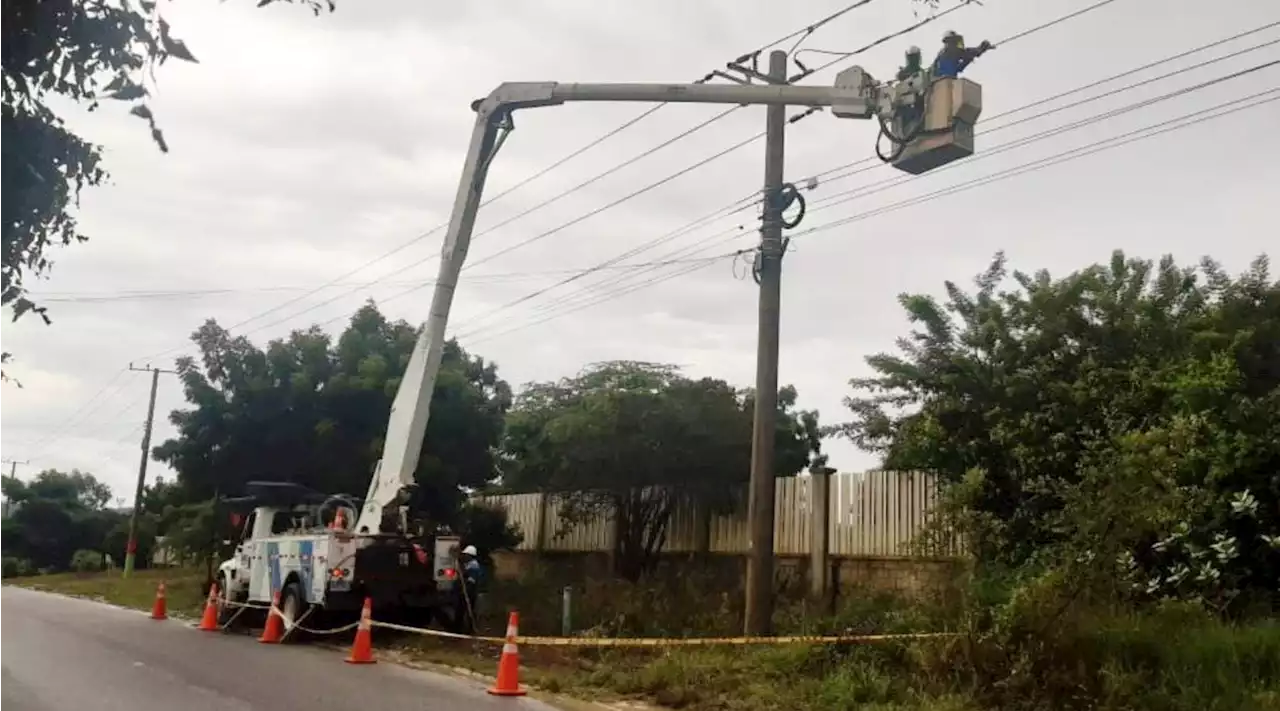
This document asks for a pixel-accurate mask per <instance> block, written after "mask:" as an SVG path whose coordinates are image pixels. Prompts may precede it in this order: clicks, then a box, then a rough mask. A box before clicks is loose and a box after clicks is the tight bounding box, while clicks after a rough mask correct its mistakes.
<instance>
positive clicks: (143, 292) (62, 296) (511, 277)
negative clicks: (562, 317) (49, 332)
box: [34, 263, 645, 304]
mask: <svg viewBox="0 0 1280 711" xmlns="http://www.w3.org/2000/svg"><path fill="white" fill-rule="evenodd" d="M637 266H645V264H643V263H642V264H630V265H619V266H605V267H602V268H603V269H630V268H634V267H637ZM579 271H580V270H577V269H546V270H539V271H520V272H492V273H488V274H476V275H473V276H472V277H471V279H470V280H471V281H472V282H473V283H474V282H477V281H478V282H481V283H503V282H516V281H528V280H530V279H540V278H543V277H548V276H561V275H565V274H577V273H578V272H579ZM434 283H435V282H434V281H430V282H427V285H431V284H434ZM423 285H424V282H423V280H421V279H405V280H401V281H396V282H387V281H382V280H378V281H370V282H363V283H360V284H359V286H366V287H367V286H416V287H421V286H423ZM310 288H312V286H311V285H297V286H252V287H223V288H217V289H136V290H123V291H104V292H72V291H68V292H46V293H43V294H38V295H36V296H35V297H34V298H37V300H39V301H45V302H49V301H56V302H60V303H88V304H97V303H114V302H119V301H149V300H167V299H171V298H202V297H208V296H225V295H234V294H253V293H258V292H264V291H299V290H303V289H310ZM54 294H57V295H56V296H55V295H54Z"/></svg>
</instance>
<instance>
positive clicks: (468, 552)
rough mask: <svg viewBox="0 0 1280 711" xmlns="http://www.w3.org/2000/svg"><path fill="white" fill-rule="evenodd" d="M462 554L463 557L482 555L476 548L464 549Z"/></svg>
mask: <svg viewBox="0 0 1280 711" xmlns="http://www.w3.org/2000/svg"><path fill="white" fill-rule="evenodd" d="M462 554H463V555H480V552H479V551H477V550H476V547H475V546H467V547H466V548H463V549H462Z"/></svg>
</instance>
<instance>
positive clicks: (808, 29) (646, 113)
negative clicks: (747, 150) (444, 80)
mask: <svg viewBox="0 0 1280 711" xmlns="http://www.w3.org/2000/svg"><path fill="white" fill-rule="evenodd" d="M969 1H973V0H969ZM866 4H867V0H858V1H857V2H853V3H851V4H850V5H848V6H846V7H845V8H842V9H841V10H837V11H836V12H834V13H831V14H830V15H828V16H826V17H824V18H823V19H821V20H819V21H818V22H816V23H814V24H812V25H808V26H806V27H804V28H801V29H799V30H795V31H793V32H791V33H789V34H787V35H784V36H783V37H782V38H781V39H779V40H775V41H774V42H772V43H766V44H765V45H762V46H761V47H760V48H758V49H756V50H754V51H753V52H749V53H747V54H745V55H743V56H742V57H740V58H739V59H742V58H749V57H750V56H752V55H753V54H759V53H760V52H762V51H764V50H765V49H768V48H769V47H771V46H773V45H775V44H780V43H781V42H785V41H787V40H788V39H791V38H794V37H797V36H800V35H802V34H804V33H806V32H811V31H812V30H814V29H817V28H819V27H822V26H824V25H826V24H828V23H830V22H832V21H834V20H835V19H837V18H839V17H841V16H843V15H844V14H846V13H848V12H850V11H852V10H854V9H857V8H858V7H861V6H863V5H866ZM712 76H713V75H712V74H707V75H705V76H703V77H702V78H701V79H699V80H698V81H697V82H696V83H702V82H706V81H708V80H710V79H711V78H712ZM665 105H666V104H658V105H656V106H653V107H651V108H649V109H646V110H645V111H644V112H641V114H640V115H638V116H636V117H635V118H633V119H630V120H629V121H627V122H626V123H624V124H623V125H622V126H620V127H619V128H617V129H614V130H613V131H610V132H609V133H608V134H606V135H605V136H603V137H601V138H600V139H597V140H596V141H593V142H592V143H591V144H589V145H588V146H586V147H584V148H582V149H579V150H578V151H575V152H574V153H573V154H571V155H570V156H567V157H566V158H564V159H562V160H561V161H560V162H558V163H557V164H556V165H557V166H558V165H561V164H563V163H564V162H567V161H568V160H570V159H571V158H573V157H576V156H577V155H581V153H583V152H585V151H586V150H588V149H589V148H591V147H593V146H594V145H598V144H599V143H600V142H602V141H603V140H605V139H607V138H609V137H611V136H613V135H616V134H617V133H618V132H620V131H622V130H625V129H626V128H627V127H629V126H632V125H634V124H635V123H637V122H639V121H640V120H643V119H644V118H646V117H648V116H651V115H652V114H653V113H654V112H656V111H658V110H659V109H661V108H662V107H663V106H665ZM739 108H741V107H732V108H730V109H728V110H726V111H724V112H722V113H721V114H720V115H718V116H716V117H714V118H713V119H712V120H711V121H707V122H704V123H703V124H701V125H700V126H698V127H695V129H694V130H698V129H700V128H705V127H706V126H708V125H710V124H711V123H712V122H714V121H717V120H720V119H722V118H724V117H725V116H727V115H728V114H730V113H732V112H733V111H735V110H737V109H739ZM690 133H692V131H689V132H686V133H685V134H682V136H683V135H689V134H690ZM677 140H678V139H677ZM749 142H750V141H747V142H745V143H749ZM663 145H668V144H663ZM661 147H662V146H659V148H661ZM653 150H657V149H653ZM644 155H645V154H642V155H641V156H639V157H637V158H635V159H633V160H632V161H630V162H634V161H635V160H638V159H639V158H640V157H643V156H644ZM553 167H554V166H553ZM549 170H551V168H547V169H546V170H544V171H543V173H540V174H539V175H541V174H545V172H548V171H549ZM610 172H614V171H606V174H607V173H610ZM686 172H687V171H686ZM536 177H538V176H534V177H533V178H529V179H528V181H531V180H533V179H534V178H536ZM600 177H604V176H603V174H602V175H601V176H598V177H597V178H596V179H599V178H600ZM528 181H525V182H528ZM590 182H594V180H591V181H588V183H587V184H589V183H590ZM523 184H524V183H520V184H517V185H516V186H513V187H512V188H508V189H507V190H506V191H504V192H502V193H499V194H498V195H496V196H494V197H493V198H490V199H489V200H486V201H485V202H483V203H481V206H482V207H483V206H484V205H488V204H490V203H492V202H493V201H495V200H497V199H499V198H501V197H503V196H504V195H507V194H509V193H510V192H511V191H513V190H515V189H516V188H518V187H520V186H521V185H523ZM584 186H585V185H584ZM636 194H640V193H636ZM633 196H634V195H633ZM559 197H563V195H561V196H559ZM556 199H558V197H557V198H556ZM546 204H549V202H548V203H546ZM527 212H529V211H527ZM527 212H526V213H525V214H527ZM596 214H598V211H597V213H596ZM446 226H447V223H444V224H441V225H437V226H436V227H434V228H432V229H431V230H429V231H428V232H426V233H423V234H422V235H419V236H418V237H416V238H414V239H413V240H411V241H410V242H408V243H405V244H404V245H401V246H400V247H397V248H396V249H395V250H392V252H391V253H388V254H385V255H383V256H381V257H379V258H377V259H375V260H372V261H371V262H368V263H366V264H364V265H362V266H361V267H358V268H357V269H355V270H353V271H351V272H347V273H346V274H344V275H342V276H339V277H338V278H337V279H335V280H333V281H341V280H342V279H345V278H347V277H348V276H351V275H352V274H354V273H355V272H358V271H360V270H362V269H364V268H367V267H368V266H371V265H372V264H373V263H376V262H378V261H381V260H382V259H384V258H386V257H387V256H390V255H391V254H393V253H398V252H399V251H402V250H403V249H405V248H407V247H408V246H409V245H410V244H413V243H416V242H418V241H421V240H422V239H425V238H426V237H428V236H430V235H431V234H434V233H435V232H438V231H439V230H440V229H443V228H444V227H446ZM507 251H509V250H507ZM504 253H505V251H504ZM435 258H438V255H431V256H428V257H427V258H425V259H422V260H419V261H417V262H415V263H413V264H412V265H410V266H408V267H406V268H404V269H398V270H395V271H393V272H391V273H389V274H385V275H383V277H382V278H383V279H385V278H387V277H390V276H395V275H397V274H401V273H403V272H404V271H407V270H408V269H409V268H412V267H414V266H418V265H420V264H424V263H426V262H428V261H431V260H432V259H435ZM329 285H331V283H326V284H324V285H321V286H320V287H317V288H316V289H314V290H312V291H309V292H307V293H305V294H301V295H299V296H297V297H294V298H292V299H290V300H288V301H286V302H284V303H281V304H277V305H276V306H273V307H272V308H270V309H268V310H266V311H264V312H261V313H259V314H256V315H254V316H252V317H250V318H248V319H245V320H243V321H240V322H238V323H235V324H232V325H231V326H229V327H227V330H228V331H235V330H237V329H239V328H242V327H243V326H245V325H247V324H248V323H251V322H253V321H256V320H258V319H260V318H262V317H264V316H267V315H269V314H271V313H275V312H277V311H279V310H280V309H282V308H284V307H286V306H289V305H292V304H295V303H298V302H300V301H302V300H303V299H305V298H307V297H308V296H311V295H313V294H315V293H318V292H319V291H320V290H321V289H323V288H326V287H327V286H329ZM357 290H358V289H357ZM354 291H355V290H351V291H347V292H345V293H343V294H341V295H340V296H337V297H334V298H330V299H325V300H323V301H321V302H319V303H317V304H313V305H312V306H310V307H308V308H305V309H303V310H301V311H298V312H296V313H294V314H293V315H291V316H288V317H286V318H285V319H281V320H277V321H274V322H272V323H271V324H269V325H267V326H260V327H256V328H254V329H253V330H252V331H249V332H248V333H252V332H257V331H260V330H263V328H268V327H270V326H274V325H277V324H279V323H281V322H283V321H287V320H291V319H293V318H296V317H298V316H300V315H302V314H304V313H309V312H310V311H313V310H315V309H316V308H320V307H323V306H325V305H328V304H329V303H332V302H333V301H336V300H337V299H338V298H342V296H346V295H349V294H351V293H354ZM182 347H183V346H178V347H175V348H170V349H168V350H165V351H161V352H160V353H157V354H153V355H152V356H149V358H157V357H159V356H161V355H165V354H168V353H170V352H173V351H176V350H179V349H181V348H182Z"/></svg>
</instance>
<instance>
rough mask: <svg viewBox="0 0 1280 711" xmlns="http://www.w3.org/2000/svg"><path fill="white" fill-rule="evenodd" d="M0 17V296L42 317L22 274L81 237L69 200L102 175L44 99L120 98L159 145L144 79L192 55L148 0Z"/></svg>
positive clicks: (44, 265)
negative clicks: (0, 216) (0, 223)
mask: <svg viewBox="0 0 1280 711" xmlns="http://www.w3.org/2000/svg"><path fill="white" fill-rule="evenodd" d="M298 1H299V2H300V4H303V5H306V6H307V7H309V8H310V9H311V10H312V11H313V12H314V13H315V14H319V13H320V12H321V10H322V9H324V8H326V7H327V8H328V9H330V10H332V9H333V3H332V0H298ZM269 2H271V0H263V1H262V2H259V3H258V5H259V6H263V5H266V4H268V3H269ZM0 27H3V30H2V32H3V35H2V37H3V43H2V45H0V46H2V47H3V49H2V50H0V56H2V57H3V86H2V89H0V92H2V93H3V114H2V115H0V126H2V140H0V150H3V154H4V156H3V158H4V160H3V181H4V183H3V190H2V191H0V199H2V200H3V213H4V241H3V245H4V259H3V265H4V266H3V269H0V276H2V279H3V284H2V285H0V298H2V300H3V303H4V304H5V305H6V306H12V307H13V310H14V318H15V319H16V318H20V317H21V316H22V315H23V314H25V313H27V312H29V311H35V312H37V313H39V314H40V315H41V317H43V318H44V319H45V321H46V322H48V320H49V319H48V316H47V314H46V312H45V310H44V308H43V307H40V306H38V305H37V304H35V303H34V302H33V301H32V300H31V299H30V298H28V296H27V288H26V284H27V281H26V280H24V277H30V276H34V277H39V276H41V275H43V274H44V273H46V272H47V271H48V269H49V267H50V266H51V264H52V262H51V260H50V256H49V248H50V247H54V246H59V245H63V246H65V245H70V244H73V243H76V242H83V241H85V240H87V239H88V235H86V234H85V233H84V232H83V231H82V230H81V229H80V225H79V222H78V221H77V219H76V215H75V208H76V206H77V205H78V204H79V200H80V193H81V191H82V190H84V189H85V188H87V187H93V186H97V185H100V184H102V183H103V181H105V180H107V177H108V175H107V171H106V169H105V167H104V166H103V161H102V149H101V147H100V146H97V145H95V144H93V143H90V142H89V141H87V140H85V139H84V138H82V137H80V136H78V135H76V134H75V133H74V132H72V131H71V129H70V128H69V127H68V126H67V124H66V122H65V120H64V118H63V117H62V115H60V114H59V113H58V111H57V110H56V109H55V103H56V102H55V101H54V100H55V99H61V100H63V101H64V102H65V101H69V102H73V103H76V104H80V105H83V106H87V108H88V109H89V110H90V111H93V110H95V109H97V108H98V107H99V103H98V102H99V101H100V100H102V99H112V100H115V101H119V102H123V103H127V104H129V105H130V109H129V113H130V114H132V115H133V116H136V117H138V118H139V119H140V120H142V121H144V122H146V124H147V128H148V130H149V131H150V133H151V136H152V139H153V140H154V141H155V143H156V146H157V147H158V148H159V149H160V150H162V151H165V152H168V150H169V148H168V144H167V143H166V142H165V139H164V134H163V133H162V132H161V130H160V127H159V126H158V125H157V123H156V118H155V115H154V114H153V112H152V110H151V108H150V106H149V105H148V104H147V97H148V95H149V93H150V92H149V90H148V88H147V84H148V83H152V84H154V81H155V68H156V67H157V66H158V65H161V64H164V63H165V62H166V61H167V60H169V59H170V58H173V59H178V60H183V61H187V62H195V61H196V58H195V56H194V55H193V54H192V52H191V50H190V49H189V48H188V47H187V46H186V44H185V43H184V42H183V41H182V40H181V39H178V38H177V37H175V36H174V35H173V33H172V32H171V31H170V28H169V24H168V22H166V21H165V18H164V16H163V15H162V14H161V12H160V11H159V9H158V7H157V3H156V2H155V1H154V0H136V1H134V0H124V1H123V2H110V1H109V0H5V3H4V9H3V23H2V24H0ZM148 80H150V82H148ZM64 105H65V104H64Z"/></svg>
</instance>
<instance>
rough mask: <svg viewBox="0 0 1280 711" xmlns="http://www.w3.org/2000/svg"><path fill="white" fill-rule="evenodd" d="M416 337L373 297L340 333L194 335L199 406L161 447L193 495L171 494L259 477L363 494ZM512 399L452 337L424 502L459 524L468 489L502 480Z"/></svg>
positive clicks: (193, 379)
mask: <svg viewBox="0 0 1280 711" xmlns="http://www.w3.org/2000/svg"><path fill="white" fill-rule="evenodd" d="M416 339H417V329H415V328H414V327H413V326H410V325H409V324H408V323H406V322H404V321H398V322H390V321H388V320H387V319H386V318H385V317H383V316H382V314H381V313H379V312H378V310H377V308H376V307H375V306H374V305H372V304H367V305H365V306H364V307H362V308H361V309H360V310H359V311H358V312H357V313H356V314H355V315H354V316H353V317H352V319H351V321H350V323H349V325H348V327H347V329H346V330H345V331H344V332H343V333H342V335H341V336H340V337H339V338H338V339H337V341H336V342H335V341H333V340H332V339H331V338H330V336H329V335H328V334H326V333H324V332H323V331H321V330H320V329H319V327H312V328H310V329H307V330H301V331H294V332H293V333H292V334H290V335H289V337H287V338H285V339H280V340H275V341H272V342H270V343H269V344H268V345H267V346H266V348H265V349H262V348H259V347H257V346H255V345H254V344H253V343H252V342H250V341H249V340H248V339H247V338H244V337H234V336H232V335H231V334H230V333H228V332H227V331H226V329H224V328H222V327H221V326H219V325H218V324H217V323H216V322H214V321H208V322H206V323H205V324H204V325H203V326H201V327H200V328H199V329H198V330H197V331H196V332H195V333H194V334H192V340H193V341H194V342H195V344H196V345H197V347H198V348H199V350H200V356H199V359H198V360H197V359H193V358H183V359H180V360H179V361H178V371H179V373H180V377H181V379H182V383H183V389H184V392H185V394H186V398H187V401H188V402H189V403H191V405H192V406H191V407H190V408H188V409H183V410H177V411H175V412H173V413H172V414H171V415H170V421H171V422H172V423H173V424H174V426H175V427H176V428H177V430H178V436H177V437H175V438H173V439H170V440H167V441H165V442H163V443H161V444H160V445H159V446H158V447H156V448H155V450H154V453H155V456H156V458H157V459H158V460H160V461H163V462H165V463H167V464H169V465H170V466H172V467H173V468H174V470H175V471H176V472H177V474H178V479H177V482H176V484H177V485H178V486H179V487H180V488H181V490H182V493H183V495H182V496H181V497H178V498H179V499H185V500H175V501H172V502H171V503H172V504H175V505H176V504H181V503H192V502H198V501H207V500H209V499H211V498H212V497H213V496H214V495H215V494H221V495H233V494H239V493H241V491H242V489H243V485H244V483H245V482H247V481H253V480H271V481H291V482H295V483H299V484H304V485H306V486H309V487H312V488H314V489H316V490H318V491H321V492H325V493H330V494H334V493H346V494H351V495H355V496H363V495H364V493H365V491H366V489H367V488H368V485H369V479H370V476H371V475H372V472H373V468H374V465H375V464H376V462H377V459H378V457H379V456H380V455H381V453H382V444H383V437H384V436H385V434H386V426H387V416H388V413H389V412H390V410H391V402H392V400H393V398H394V397H395V393H396V388H397V387H398V386H399V383H400V377H401V375H402V374H403V372H404V368H405V367H406V366H407V364H408V361H409V356H410V354H411V352H412V350H413V346H414V343H415V341H416ZM510 404H511V390H510V388H509V387H508V385H507V384H506V382H505V381H503V380H502V379H501V378H499V377H498V373H497V367H496V366H495V365H493V364H492V363H488V362H486V361H485V360H484V359H483V358H480V357H478V356H472V355H470V354H468V353H467V352H466V351H464V350H463V349H462V348H461V347H460V346H459V345H458V344H457V343H456V342H453V341H450V342H449V343H448V344H447V345H446V347H445V352H444V358H443V363H442V366H441V372H440V375H439V377H438V379H437V382H436V389H435V393H434V399H433V400H432V415H431V419H430V422H429V425H428V428H427V435H426V440H425V442H424V444H423V449H422V456H421V459H420V460H419V464H418V470H417V473H416V478H417V482H418V488H419V491H418V496H417V500H416V501H415V502H413V505H415V506H416V507H417V508H418V509H419V510H420V511H421V512H423V513H425V514H427V515H429V516H431V517H432V518H433V519H434V520H436V521H438V522H440V523H444V524H446V525H453V524H455V523H457V518H458V516H459V512H460V510H461V505H462V502H463V497H464V491H465V490H467V489H474V488H479V487H482V486H484V485H486V484H488V483H489V482H491V481H492V480H494V479H495V478H496V477H497V473H498V470H497V455H496V452H497V447H498V445H499V443H500V439H501V435H502V429H503V418H504V416H505V413H506V411H507V409H508V407H509V406H510Z"/></svg>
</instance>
